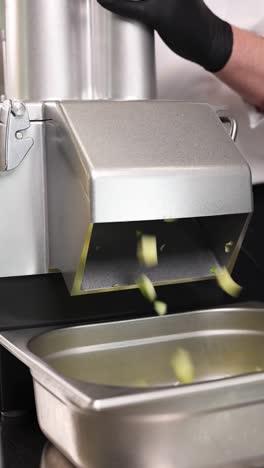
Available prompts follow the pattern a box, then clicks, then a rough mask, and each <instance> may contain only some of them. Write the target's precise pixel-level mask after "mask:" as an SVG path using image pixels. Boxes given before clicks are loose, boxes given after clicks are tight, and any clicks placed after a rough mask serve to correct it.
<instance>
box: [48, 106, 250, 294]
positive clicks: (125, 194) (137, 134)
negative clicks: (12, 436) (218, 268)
mask: <svg viewBox="0 0 264 468" xmlns="http://www.w3.org/2000/svg"><path fill="white" fill-rule="evenodd" d="M44 117H45V119H47V123H46V135H47V140H46V141H47V145H48V146H47V158H48V159H47V174H48V176H47V180H48V211H49V232H50V246H49V248H50V266H51V267H52V268H58V269H60V270H61V271H62V272H63V274H64V277H65V279H66V283H67V285H68V288H69V290H70V291H71V293H72V294H83V293H87V292H94V291H102V290H112V289H113V288H112V286H113V285H116V284H117V285H118V288H124V287H125V288H127V287H133V286H134V282H135V278H136V276H137V274H138V265H137V263H136V262H135V251H136V245H135V243H136V237H135V235H134V234H135V232H136V230H137V227H136V225H133V224H127V225H126V226H125V225H124V223H125V222H127V223H128V222H129V223H132V222H138V221H152V220H163V219H164V218H180V219H182V218H193V217H195V218H201V217H203V219H201V220H200V224H202V225H203V228H202V230H203V231H204V229H206V230H207V231H208V232H210V238H209V241H208V242H207V240H206V238H203V237H202V235H200V234H199V233H198V234H197V229H193V226H197V223H196V224H195V223H189V225H188V223H187V221H186V223H185V227H187V229H188V232H186V231H184V229H181V230H180V231H177V241H178V244H176V242H175V243H174V247H173V248H174V250H175V249H176V250H177V249H178V257H174V258H173V257H171V261H169V262H164V263H163V271H162V269H161V268H159V269H157V270H156V271H153V273H150V274H151V275H152V276H153V278H152V279H153V281H155V283H157V284H160V283H167V282H175V281H190V280H195V279H196V280H197V279H204V278H208V277H210V275H211V274H210V268H211V267H212V266H214V265H215V263H217V262H218V263H220V264H222V265H227V266H228V265H229V261H230V259H229V258H228V257H227V256H226V254H224V245H225V243H226V242H228V241H230V240H233V241H234V244H237V246H238V247H239V246H240V245H241V242H242V240H243V238H244V234H245V231H246V229H245V226H247V222H248V216H247V215H248V213H250V212H251V211H252V194H251V176H250V170H249V168H248V166H247V164H246V163H245V161H244V159H243V158H242V156H241V155H240V153H239V152H238V150H237V149H236V146H235V145H234V143H233V142H232V140H231V138H230V137H229V135H228V134H227V132H226V131H225V129H224V127H223V124H222V123H221V122H220V120H219V118H218V116H217V114H216V113H215V111H214V110H212V109H211V108H210V107H209V106H207V105H203V104H195V105H194V104H192V103H180V102H162V101H159V102H157V101H148V102H146V101H145V102H143V101H137V102H135V101H133V102H129V103H128V102H103V101H101V102H98V101H92V102H78V103H77V102H73V101H72V102H64V103H46V104H45V105H44ZM190 134H191V135H192V138H190ZM77 206H78V210H76V207H77ZM58 213H60V216H58ZM242 214H243V215H242ZM228 215H229V216H230V215H232V216H234V215H236V220H237V221H238V223H237V226H235V227H234V220H233V219H232V216H230V217H229V218H228ZM238 215H241V216H238ZM221 216H225V218H224V219H223V218H222V219H220V217H221ZM205 217H206V219H204V218H205ZM210 217H214V218H215V224H214V226H215V227H217V232H214V231H213V230H212V229H211V228H210V226H211V225H212V220H211V219H210ZM62 220H63V222H62ZM221 222H222V223H224V225H225V227H224V228H222V225H221V231H220V232H223V236H222V238H221V239H219V236H218V231H219V225H220V223H221ZM93 223H94V227H93V226H92V224H93ZM117 223H119V225H118V224H117ZM120 223H122V226H121V225H120ZM161 225H162V223H160V226H161ZM204 225H205V226H204ZM207 225H208V229H207ZM188 226H189V227H188ZM155 227H156V230H155V234H159V232H158V231H157V228H158V227H159V226H155ZM146 228H147V229H150V228H151V227H150V226H148V227H146V226H145V229H146ZM164 229H165V228H164ZM198 230H199V229H198ZM132 231H133V232H132ZM121 232H122V233H123V234H122V235H123V237H122V236H121ZM102 236H103V237H104V239H102ZM120 236H121V237H122V246H123V247H120V243H119V240H120ZM113 238H115V239H116V240H115V241H113V242H112V241H111V243H109V239H113ZM197 239H198V240H197ZM199 239H200V240H199ZM216 240H217V242H216ZM212 241H214V248H213V249H212V250H213V252H212V251H209V250H211V249H209V250H208V245H209V243H210V242H212ZM98 243H99V244H98ZM187 244H188V248H187ZM171 245H172V246H173V241H172V240H171ZM100 246H102V247H103V249H102V250H101V251H98V252H97V254H95V256H93V258H92V260H94V262H93V264H89V261H88V262H87V263H86V259H87V254H88V252H89V254H92V255H93V252H96V251H97V248H98V247H100ZM184 246H186V248H185V247H184ZM89 247H91V249H90V248H89ZM180 247H182V248H181V249H180ZM102 253H103V256H102ZM237 253H238V252H236V254H234V255H235V256H234V258H235V257H236V256H237ZM234 258H233V260H234ZM89 259H91V257H90V258H88V260H89ZM98 259H99V260H100V261H99V262H98V263H96V260H98ZM86 265H87V268H86ZM91 265H92V266H91ZM128 265H129V266H130V267H131V268H130V269H128ZM171 267H172V268H171ZM83 278H84V280H83Z"/></svg>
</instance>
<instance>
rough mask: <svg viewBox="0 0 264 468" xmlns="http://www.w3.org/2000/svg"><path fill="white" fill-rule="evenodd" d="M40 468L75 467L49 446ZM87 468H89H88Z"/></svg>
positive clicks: (45, 450) (54, 448)
mask: <svg viewBox="0 0 264 468" xmlns="http://www.w3.org/2000/svg"><path fill="white" fill-rule="evenodd" d="M40 468H74V466H73V465H72V464H71V463H70V462H69V461H68V460H67V459H66V458H65V457H64V456H63V455H62V454H61V453H60V452H59V450H57V449H56V447H54V446H53V445H51V444H47V445H46V446H45V448H44V450H43V454H42V458H41V463H40ZM86 468H89V467H88V466H87V467H86ZM234 468H236V467H234Z"/></svg>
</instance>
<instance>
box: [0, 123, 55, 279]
mask: <svg viewBox="0 0 264 468" xmlns="http://www.w3.org/2000/svg"><path fill="white" fill-rule="evenodd" d="M30 137H31V138H32V139H33V140H34V145H33V147H32V148H31V150H30V152H29V153H28V155H27V156H26V157H25V158H24V160H23V161H22V163H21V164H20V165H19V166H18V167H17V168H16V169H15V170H14V171H8V172H2V173H1V172H0V198H1V200H2V203H1V231H0V259H1V261H0V276H1V277H8V276H19V275H31V274H41V273H47V272H48V268H49V254H48V229H47V204H46V166H45V147H44V145H45V141H44V138H45V137H44V123H43V122H31V125H30ZM1 149H3V148H1Z"/></svg>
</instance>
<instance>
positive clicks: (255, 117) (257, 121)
mask: <svg viewBox="0 0 264 468" xmlns="http://www.w3.org/2000/svg"><path fill="white" fill-rule="evenodd" d="M251 31H252V32H255V33H256V34H259V35H260V36H264V18H262V19H261V20H260V21H259V22H258V23H257V24H256V25H255V26H254V27H253V28H251ZM263 60H264V59H263ZM263 86H264V83H263ZM248 117H249V123H250V128H252V129H254V128H257V127H259V125H263V124H264V112H260V111H258V110H257V109H255V107H253V106H248Z"/></svg>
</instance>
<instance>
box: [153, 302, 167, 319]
mask: <svg viewBox="0 0 264 468" xmlns="http://www.w3.org/2000/svg"><path fill="white" fill-rule="evenodd" d="M153 308H154V310H155V312H156V313H157V314H158V315H160V316H163V315H166V314H167V310H168V306H167V304H166V302H162V301H155V302H154V304H153Z"/></svg>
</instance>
